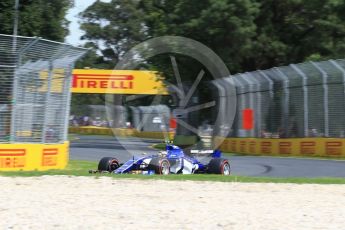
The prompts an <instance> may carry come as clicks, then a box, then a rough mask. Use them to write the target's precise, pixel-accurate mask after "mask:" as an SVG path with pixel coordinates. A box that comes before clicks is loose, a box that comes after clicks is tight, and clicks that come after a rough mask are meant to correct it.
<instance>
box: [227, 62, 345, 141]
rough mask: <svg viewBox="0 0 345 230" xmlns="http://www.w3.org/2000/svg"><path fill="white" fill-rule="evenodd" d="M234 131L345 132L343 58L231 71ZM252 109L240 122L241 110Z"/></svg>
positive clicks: (271, 134) (275, 134) (281, 134)
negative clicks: (249, 121)
mask: <svg viewBox="0 0 345 230" xmlns="http://www.w3.org/2000/svg"><path fill="white" fill-rule="evenodd" d="M232 77H233V79H234V84H235V86H236V91H237V108H236V113H237V114H236V117H235V121H234V125H233V128H232V131H231V133H230V135H229V136H232V137H264V138H287V137H289V138H295V137H296V138H297V137H345V60H329V61H323V62H306V63H302V64H296V65H294V64H292V65H289V66H284V67H276V68H272V69H269V70H264V71H255V72H248V73H243V74H237V75H234V76H232ZM247 109H250V110H252V111H253V113H254V119H253V121H254V126H253V129H244V128H243V125H242V124H243V122H244V120H243V117H244V116H243V111H244V110H247Z"/></svg>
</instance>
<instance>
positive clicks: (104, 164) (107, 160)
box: [98, 157, 120, 172]
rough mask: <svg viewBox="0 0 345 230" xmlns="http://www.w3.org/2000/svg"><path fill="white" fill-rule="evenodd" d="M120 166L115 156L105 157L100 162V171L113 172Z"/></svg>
mask: <svg viewBox="0 0 345 230" xmlns="http://www.w3.org/2000/svg"><path fill="white" fill-rule="evenodd" d="M118 167H120V163H119V161H118V160H117V159H116V158H114V157H103V158H102V159H101V160H100V161H99V163H98V171H108V172H112V171H114V170H115V169H117V168H118Z"/></svg>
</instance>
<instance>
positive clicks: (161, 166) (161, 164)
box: [148, 158, 170, 175]
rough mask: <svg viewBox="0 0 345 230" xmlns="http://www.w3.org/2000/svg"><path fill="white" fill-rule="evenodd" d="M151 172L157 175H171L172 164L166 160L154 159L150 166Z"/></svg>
mask: <svg viewBox="0 0 345 230" xmlns="http://www.w3.org/2000/svg"><path fill="white" fill-rule="evenodd" d="M148 169H149V170H154V171H155V174H159V175H168V174H170V163H169V161H168V159H166V158H153V159H152V160H151V162H150V164H149V166H148Z"/></svg>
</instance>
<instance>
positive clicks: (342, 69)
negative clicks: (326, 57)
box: [329, 60, 345, 94]
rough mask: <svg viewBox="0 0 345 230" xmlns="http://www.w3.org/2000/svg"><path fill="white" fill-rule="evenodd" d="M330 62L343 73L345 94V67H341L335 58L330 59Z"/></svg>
mask: <svg viewBox="0 0 345 230" xmlns="http://www.w3.org/2000/svg"><path fill="white" fill-rule="evenodd" d="M329 62H330V63H332V64H333V65H334V66H335V68H337V69H338V70H340V72H342V73H343V79H344V82H343V84H344V94H345V69H344V68H343V67H341V66H340V65H339V64H338V63H337V62H336V61H334V60H330V61H329Z"/></svg>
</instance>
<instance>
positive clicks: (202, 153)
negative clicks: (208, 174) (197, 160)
mask: <svg viewBox="0 0 345 230" xmlns="http://www.w3.org/2000/svg"><path fill="white" fill-rule="evenodd" d="M190 153H191V155H194V156H208V157H215V158H218V157H221V155H222V152H221V151H220V150H218V149H217V150H211V149H209V150H199V149H192V150H190Z"/></svg>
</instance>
